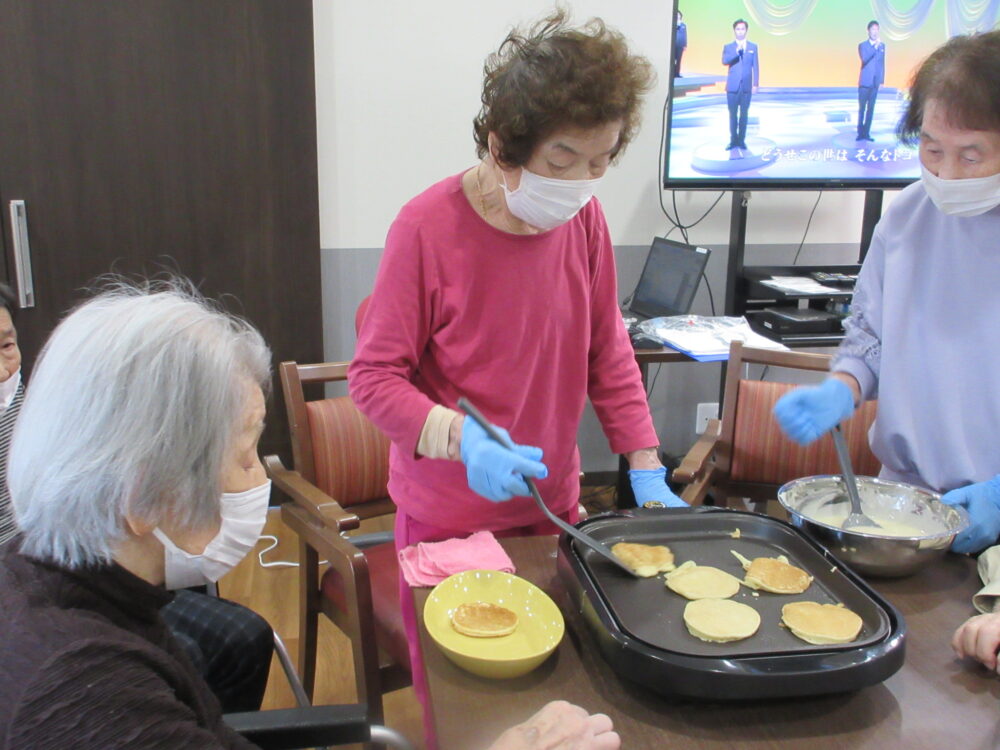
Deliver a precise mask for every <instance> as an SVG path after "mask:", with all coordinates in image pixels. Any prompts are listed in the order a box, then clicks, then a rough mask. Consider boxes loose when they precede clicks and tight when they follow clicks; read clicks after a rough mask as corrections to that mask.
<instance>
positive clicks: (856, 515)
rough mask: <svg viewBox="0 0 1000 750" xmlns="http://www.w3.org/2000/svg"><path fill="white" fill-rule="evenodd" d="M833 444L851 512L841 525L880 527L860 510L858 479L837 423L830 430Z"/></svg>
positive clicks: (848, 529) (848, 528)
mask: <svg viewBox="0 0 1000 750" xmlns="http://www.w3.org/2000/svg"><path fill="white" fill-rule="evenodd" d="M832 433H833V444H834V446H835V447H836V448H837V458H838V459H839V460H840V473H841V479H843V482H844V486H845V487H847V497H848V498H850V500H851V513H850V515H848V516H847V518H846V519H844V523H843V524H842V525H841V527H842V528H843V529H844V531H850V530H851V529H854V528H857V527H858V526H869V527H873V528H876V529H881V528H882V524H880V523H878V522H877V521H875V520H874V519H872V518H869V517H868V516H866V515H865V513H864V511H862V510H861V494H860V493H859V492H858V480H857V477H855V476H854V468H853V467H852V466H851V454H850V451H848V450H847V441H846V440H844V433H843V432H842V431H841V429H840V425H839V424H838V425H837V426H836V427H834V428H833V430H832Z"/></svg>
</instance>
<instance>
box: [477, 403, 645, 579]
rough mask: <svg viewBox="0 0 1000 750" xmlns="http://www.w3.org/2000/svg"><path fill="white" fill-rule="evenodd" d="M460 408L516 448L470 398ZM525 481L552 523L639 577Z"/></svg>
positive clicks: (502, 442)
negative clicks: (571, 523)
mask: <svg viewBox="0 0 1000 750" xmlns="http://www.w3.org/2000/svg"><path fill="white" fill-rule="evenodd" d="M458 408H459V409H461V410H462V411H464V412H465V413H466V414H468V415H469V416H470V417H472V419H473V420H474V421H475V422H476V424H478V425H479V426H480V427H482V428H483V430H485V431H486V434H487V435H489V436H490V438H492V439H493V440H494V441H495V442H497V443H500V445H502V446H503V447H504V448H509V449H510V450H513V449H514V444H513V443H512V442H511V441H510V440H505V439H504V437H503V435H501V434H500V433H499V432H497V431H496V430H495V429H494V428H493V425H492V424H490V423H489V422H488V421H487V420H486V418H485V417H484V416H483V415H482V414H481V413H480V411H479V409H477V408H476V407H475V406H473V405H472V404H470V403H469V401H468V399H466V398H465V397H464V396H463V397H462V398H460V399H459V400H458ZM524 482H525V484H527V485H528V489H529V490H530V491H531V496H532V497H533V498H534V499H535V504H536V505H537V506H538V507H539V508H541V510H542V513H544V514H545V516H546V518H548V519H549V520H550V521H552V523H554V524H555V525H556V526H558V527H559V528H560V529H562V530H563V531H565V532H566V533H567V534H569V535H570V536H571V537H573V538H574V539H576V540H577V541H578V542H580V544H582V545H584V546H586V547H589V548H590V549H592V550H593V551H594V552H596V553H597V554H599V555H601V556H602V557H604V558H606V559H608V560H610V561H611V562H613V563H614V564H615V565H617V566H618V567H619V568H621V569H622V570H624V571H626V572H627V573H629V574H630V575H633V576H636V577H637V578H638V576H637V575H636V572H635V571H634V570H632V569H631V568H630V567H629V566H628V565H626V564H625V563H623V562H622V561H621V560H619V559H618V558H617V557H615V555H614V553H613V552H612V551H611V550H610V549H609V548H608V546H607V545H606V544H604V543H602V542H599V541H597V540H596V539H594V538H593V537H592V536H590V535H588V534H585V533H583V532H582V531H580V530H579V529H577V528H576V527H574V526H572V525H570V524H568V523H566V522H565V521H564V520H562V519H561V518H560V517H559V516H557V515H556V514H555V513H553V512H552V511H551V510H549V508H548V506H547V505H546V504H545V503H544V502H543V501H542V496H541V495H539V494H538V488H537V487H536V486H535V480H534V479H532V478H531V477H524Z"/></svg>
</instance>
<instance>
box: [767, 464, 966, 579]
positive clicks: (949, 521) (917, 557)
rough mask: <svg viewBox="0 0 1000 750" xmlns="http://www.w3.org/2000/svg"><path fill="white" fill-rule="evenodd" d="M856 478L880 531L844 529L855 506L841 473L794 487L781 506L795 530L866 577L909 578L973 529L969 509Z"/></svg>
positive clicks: (782, 492) (906, 487) (915, 490)
mask: <svg viewBox="0 0 1000 750" xmlns="http://www.w3.org/2000/svg"><path fill="white" fill-rule="evenodd" d="M857 479H858V492H859V493H860V494H861V507H862V509H863V510H864V512H865V513H866V514H867V515H868V516H871V517H872V518H873V519H875V520H876V521H878V522H880V523H882V524H883V526H884V527H885V528H884V529H883V530H882V531H881V532H879V531H876V530H874V529H872V530H868V529H865V530H860V529H852V530H850V531H845V530H844V529H842V528H840V527H839V524H840V523H843V519H844V518H846V517H847V514H848V513H849V512H850V508H851V502H850V500H849V499H848V497H847V493H846V491H845V489H844V485H843V482H842V480H841V478H840V476H839V475H837V474H833V475H822V476H814V477H803V478H802V479H796V480H794V481H792V482H789V483H788V484H786V485H784V486H783V487H781V489H779V490H778V501H779V502H780V503H781V504H782V506H784V508H785V510H787V511H788V515H789V520H790V521H791V523H792V524H793V525H794V526H797V527H798V528H800V529H802V530H803V531H805V532H806V533H807V534H809V536H811V537H812V538H813V539H815V540H816V541H817V542H819V543H820V544H822V545H823V546H824V547H826V548H827V549H828V550H830V552H832V553H833V554H834V555H835V556H836V557H838V558H839V559H840V560H842V561H844V562H845V563H847V564H848V565H849V566H851V567H852V568H854V569H855V570H856V571H857V572H859V573H861V574H863V575H870V576H883V577H897V576H905V575H910V574H911V573H914V572H916V571H917V570H919V569H920V568H922V567H924V566H925V565H927V564H929V563H931V562H933V561H934V560H936V559H937V558H939V557H941V556H942V555H943V554H944V553H945V552H946V551H947V550H948V547H949V546H951V542H952V540H953V539H954V538H955V535H956V534H958V533H959V532H960V531H962V530H963V529H964V528H965V527H966V526H968V525H969V517H968V514H967V513H966V512H965V510H963V509H962V508H953V507H951V506H950V505H945V504H944V503H942V502H941V496H940V495H938V494H937V493H935V492H931V491H930V490H925V489H923V488H921V487H915V486H913V485H910V484H904V483H903V482H891V481H888V480H885V479H877V478H875V477H858V478H857ZM890 531H892V532H897V533H895V534H893V535H890V534H889V532H890Z"/></svg>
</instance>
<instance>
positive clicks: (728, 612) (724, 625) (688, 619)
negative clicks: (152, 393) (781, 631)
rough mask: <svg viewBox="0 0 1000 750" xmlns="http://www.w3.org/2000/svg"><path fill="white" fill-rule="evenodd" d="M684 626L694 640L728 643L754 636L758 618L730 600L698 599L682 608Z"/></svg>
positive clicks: (753, 612) (747, 608) (743, 606)
mask: <svg viewBox="0 0 1000 750" xmlns="http://www.w3.org/2000/svg"><path fill="white" fill-rule="evenodd" d="M684 624H685V625H687V629H688V631H689V632H690V633H691V635H693V636H694V637H695V638H700V639H701V640H703V641H711V642H714V643H728V642H729V641H741V640H743V639H744V638H749V637H750V636H752V635H753V634H754V633H756V632H757V628H759V627H760V615H759V614H757V610H755V609H754V608H753V607H748V606H747V605H746V604H740V603H739V602H734V601H732V600H731V599H698V600H697V601H693V602H688V603H687V606H685V607H684Z"/></svg>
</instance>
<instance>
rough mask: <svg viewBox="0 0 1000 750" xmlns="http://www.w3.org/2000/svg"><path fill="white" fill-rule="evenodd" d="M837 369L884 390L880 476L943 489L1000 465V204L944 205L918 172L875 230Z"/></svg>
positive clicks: (867, 392)
mask: <svg viewBox="0 0 1000 750" xmlns="http://www.w3.org/2000/svg"><path fill="white" fill-rule="evenodd" d="M833 370H835V371H840V372H847V373H850V374H851V375H853V376H854V377H855V378H857V380H858V382H859V383H860V384H861V389H862V393H863V396H864V398H865V399H871V398H878V402H879V404H878V417H877V419H876V421H875V424H874V425H873V426H872V429H871V433H870V436H869V437H870V440H871V446H872V451H873V452H874V453H875V455H876V456H877V457H878V458H879V460H880V461H881V462H882V465H883V469H882V476H884V477H886V478H888V479H897V480H900V481H904V482H911V483H914V484H919V485H922V486H925V487H929V488H931V489H933V490H936V491H939V492H945V491H947V490H951V489H954V488H956V487H961V486H963V485H966V484H970V483H975V482H982V481H984V480H987V479H990V478H992V477H994V476H996V475H997V474H998V473H1000V447H998V444H997V443H998V436H1000V207H998V208H994V209H993V210H991V211H988V212H986V213H985V214H983V215H981V216H976V217H968V218H958V217H953V216H946V215H945V214H943V213H942V212H941V211H939V210H938V209H937V207H935V206H934V204H933V203H932V202H931V200H930V198H928V197H927V194H926V193H925V192H924V187H923V185H922V184H921V183H919V182H917V183H914V184H913V185H910V186H909V187H907V188H906V189H905V190H903V191H902V193H901V194H900V195H899V197H898V198H897V199H896V200H895V201H893V203H892V205H891V206H890V207H889V210H888V211H887V212H886V214H885V215H884V216H883V217H882V220H881V221H880V222H879V224H878V226H877V227H876V229H875V235H874V237H873V239H872V244H871V248H870V250H869V253H868V256H867V258H866V259H865V263H864V266H863V268H862V269H861V275H860V277H859V279H858V284H857V289H856V290H855V293H854V300H853V302H852V306H851V317H850V318H849V320H848V324H847V336H846V338H845V339H844V342H843V343H842V344H841V346H840V349H839V351H838V352H837V355H836V357H835V360H834V364H833Z"/></svg>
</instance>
